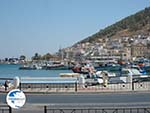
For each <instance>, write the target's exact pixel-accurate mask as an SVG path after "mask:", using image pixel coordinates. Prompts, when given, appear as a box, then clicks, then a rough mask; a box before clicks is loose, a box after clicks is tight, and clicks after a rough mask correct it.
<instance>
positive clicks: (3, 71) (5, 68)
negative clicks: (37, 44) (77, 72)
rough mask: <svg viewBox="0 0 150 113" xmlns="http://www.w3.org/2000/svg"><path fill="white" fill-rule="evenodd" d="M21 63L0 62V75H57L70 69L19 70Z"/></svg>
mask: <svg viewBox="0 0 150 113" xmlns="http://www.w3.org/2000/svg"><path fill="white" fill-rule="evenodd" d="M20 66H21V65H8V64H0V77H16V76H18V77H58V76H59V74H60V73H68V72H72V71H71V70H19V67H20Z"/></svg>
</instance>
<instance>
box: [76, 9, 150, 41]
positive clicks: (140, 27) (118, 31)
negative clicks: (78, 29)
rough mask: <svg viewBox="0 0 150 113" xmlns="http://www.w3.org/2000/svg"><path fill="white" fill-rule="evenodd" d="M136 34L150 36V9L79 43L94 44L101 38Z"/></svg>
mask: <svg viewBox="0 0 150 113" xmlns="http://www.w3.org/2000/svg"><path fill="white" fill-rule="evenodd" d="M136 34H144V35H147V34H150V7H148V8H145V9H144V10H142V11H140V12H138V13H136V14H134V15H131V16H128V17H126V18H124V19H123V20H121V21H119V22H116V23H115V24H113V25H111V26H108V27H106V28H105V29H102V30H100V31H99V32H97V33H95V34H94V35H92V36H89V37H88V38H86V39H84V40H82V41H80V42H79V43H85V42H90V43H94V42H97V40H98V39H100V38H119V37H122V36H132V35H136Z"/></svg>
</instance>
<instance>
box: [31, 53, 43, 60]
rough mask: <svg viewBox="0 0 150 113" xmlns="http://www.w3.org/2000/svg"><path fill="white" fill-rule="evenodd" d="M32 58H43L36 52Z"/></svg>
mask: <svg viewBox="0 0 150 113" xmlns="http://www.w3.org/2000/svg"><path fill="white" fill-rule="evenodd" d="M32 60H41V55H39V54H38V53H35V55H34V56H33V57H32Z"/></svg>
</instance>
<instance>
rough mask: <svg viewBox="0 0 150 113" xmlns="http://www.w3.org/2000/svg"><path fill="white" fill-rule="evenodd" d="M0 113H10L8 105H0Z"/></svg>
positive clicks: (10, 109)
mask: <svg viewBox="0 0 150 113" xmlns="http://www.w3.org/2000/svg"><path fill="white" fill-rule="evenodd" d="M0 113H12V108H11V107H9V106H8V105H0Z"/></svg>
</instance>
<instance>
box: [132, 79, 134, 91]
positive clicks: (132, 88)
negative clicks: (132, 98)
mask: <svg viewBox="0 0 150 113" xmlns="http://www.w3.org/2000/svg"><path fill="white" fill-rule="evenodd" d="M132 91H134V82H133V81H132Z"/></svg>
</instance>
